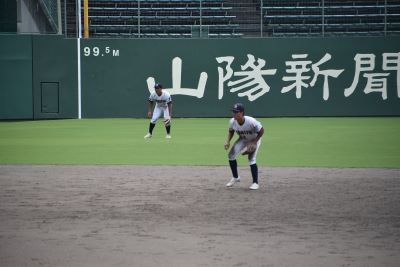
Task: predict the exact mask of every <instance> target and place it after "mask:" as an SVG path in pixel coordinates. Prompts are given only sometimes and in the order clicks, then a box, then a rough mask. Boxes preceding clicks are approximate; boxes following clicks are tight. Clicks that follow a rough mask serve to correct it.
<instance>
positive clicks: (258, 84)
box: [217, 54, 276, 101]
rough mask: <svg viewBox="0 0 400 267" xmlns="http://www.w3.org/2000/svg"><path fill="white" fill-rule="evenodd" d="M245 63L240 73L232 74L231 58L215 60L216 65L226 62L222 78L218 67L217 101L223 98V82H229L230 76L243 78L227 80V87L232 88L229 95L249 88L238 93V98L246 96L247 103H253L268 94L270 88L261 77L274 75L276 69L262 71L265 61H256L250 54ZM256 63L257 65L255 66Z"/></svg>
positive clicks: (221, 71) (220, 69)
mask: <svg viewBox="0 0 400 267" xmlns="http://www.w3.org/2000/svg"><path fill="white" fill-rule="evenodd" d="M247 58H248V60H247V62H246V64H244V65H241V71H235V72H233V70H232V68H231V64H232V62H233V59H234V58H233V57H222V58H217V61H218V63H221V62H223V61H226V62H227V63H228V64H227V67H226V70H227V75H225V76H223V70H222V68H220V67H218V73H219V87H218V99H221V98H222V96H223V91H224V89H223V86H224V82H225V81H227V80H229V79H230V78H231V77H232V75H234V76H236V77H243V78H240V79H238V80H236V81H231V80H229V81H228V83H227V85H228V86H230V87H233V88H232V89H230V92H231V93H235V92H237V91H240V90H245V89H246V88H249V89H248V90H246V91H245V92H241V93H238V96H239V97H244V96H247V98H248V100H249V101H254V100H256V99H257V98H259V97H261V96H262V95H264V94H265V93H267V92H269V90H270V87H269V85H268V84H267V83H266V82H265V80H264V78H263V76H264V75H274V74H275V73H276V69H267V70H263V69H262V68H263V67H265V64H266V62H265V60H263V59H260V58H258V59H257V60H256V59H255V57H254V56H253V55H251V54H248V55H247ZM256 63H257V64H256Z"/></svg>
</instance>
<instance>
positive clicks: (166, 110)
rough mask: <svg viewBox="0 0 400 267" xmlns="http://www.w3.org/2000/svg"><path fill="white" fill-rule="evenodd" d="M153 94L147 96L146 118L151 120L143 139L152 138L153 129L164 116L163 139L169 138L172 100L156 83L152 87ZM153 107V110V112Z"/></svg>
mask: <svg viewBox="0 0 400 267" xmlns="http://www.w3.org/2000/svg"><path fill="white" fill-rule="evenodd" d="M154 89H155V90H154V92H152V93H151V94H150V96H149V105H148V111H147V116H148V117H149V118H151V120H150V125H149V132H148V133H147V134H146V135H145V136H144V138H151V137H152V136H153V129H154V127H155V126H156V122H157V120H158V119H159V118H160V117H161V116H164V126H165V130H166V131H167V135H166V137H165V138H168V139H169V138H171V116H172V99H171V95H170V94H169V93H168V92H167V91H163V90H162V85H161V84H159V83H156V84H155V85H154ZM154 103H155V107H154ZM153 107H154V110H153Z"/></svg>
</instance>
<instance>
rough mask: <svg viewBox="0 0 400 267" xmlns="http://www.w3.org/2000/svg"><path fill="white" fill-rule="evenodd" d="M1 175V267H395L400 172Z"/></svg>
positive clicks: (4, 170)
mask: <svg viewBox="0 0 400 267" xmlns="http://www.w3.org/2000/svg"><path fill="white" fill-rule="evenodd" d="M239 171H240V174H241V176H242V182H241V183H240V184H238V185H237V186H236V185H235V187H234V188H231V189H228V188H226V187H225V186H224V185H225V183H226V182H227V181H228V179H229V178H230V175H229V169H228V167H178V166H177V167H170V166H169V167H167V166H161V167H149V166H147V167H145V166H13V165H5V166H0V266H2V267H19V266H96V267H99V266H107V267H109V266H141V267H142V266H144V267H146V266H279V267H282V266H307V267H312V266H398V263H399V262H400V254H399V251H400V169H329V168H296V169H294V168H260V177H261V178H260V185H261V188H260V189H259V190H257V191H251V190H249V189H248V186H249V185H250V172H249V169H248V167H240V168H239Z"/></svg>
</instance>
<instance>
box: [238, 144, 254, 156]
mask: <svg viewBox="0 0 400 267" xmlns="http://www.w3.org/2000/svg"><path fill="white" fill-rule="evenodd" d="M256 149H257V144H255V143H249V144H247V145H246V146H245V147H244V148H243V149H242V150H241V151H240V153H242V155H249V154H251V153H253V152H254V151H256Z"/></svg>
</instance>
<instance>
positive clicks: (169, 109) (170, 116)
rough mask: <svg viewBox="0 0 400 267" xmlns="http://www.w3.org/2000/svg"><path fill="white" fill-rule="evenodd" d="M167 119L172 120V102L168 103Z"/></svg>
mask: <svg viewBox="0 0 400 267" xmlns="http://www.w3.org/2000/svg"><path fill="white" fill-rule="evenodd" d="M168 111H169V118H170V119H171V118H172V102H169V103H168Z"/></svg>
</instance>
